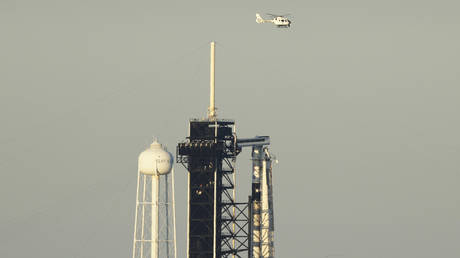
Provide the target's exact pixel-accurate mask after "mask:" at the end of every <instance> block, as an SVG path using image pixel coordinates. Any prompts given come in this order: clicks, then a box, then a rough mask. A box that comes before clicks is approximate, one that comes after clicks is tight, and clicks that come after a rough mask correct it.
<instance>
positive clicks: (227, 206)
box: [177, 42, 248, 258]
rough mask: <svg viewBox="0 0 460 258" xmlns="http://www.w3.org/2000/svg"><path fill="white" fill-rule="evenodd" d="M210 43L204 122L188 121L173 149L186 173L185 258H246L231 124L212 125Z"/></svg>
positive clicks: (214, 119) (245, 233)
mask: <svg viewBox="0 0 460 258" xmlns="http://www.w3.org/2000/svg"><path fill="white" fill-rule="evenodd" d="M214 65H215V43H214V42H211V69H210V70H211V75H210V89H211V91H210V105H209V109H208V116H207V118H205V119H191V120H190V123H189V132H188V137H187V139H186V140H185V141H184V142H181V143H179V144H178V146H177V162H179V163H182V164H183V165H184V166H185V168H186V169H187V171H188V211H187V212H188V225H187V257H189V258H211V257H212V258H216V257H242V256H241V255H243V253H244V254H247V253H248V229H247V226H248V217H247V213H248V204H247V203H237V202H235V183H234V182H235V171H234V167H235V161H236V156H237V155H238V153H239V152H240V150H241V149H239V148H238V147H237V145H236V131H235V122H234V121H233V120H226V119H217V114H216V108H215V85H214Z"/></svg>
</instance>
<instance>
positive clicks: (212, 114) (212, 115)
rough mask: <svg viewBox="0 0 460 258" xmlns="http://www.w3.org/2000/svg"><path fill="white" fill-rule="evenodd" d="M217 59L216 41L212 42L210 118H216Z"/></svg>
mask: <svg viewBox="0 0 460 258" xmlns="http://www.w3.org/2000/svg"><path fill="white" fill-rule="evenodd" d="M215 61H216V43H215V42H214V41H212V42H211V75H210V78H209V79H210V82H209V83H210V87H211V92H210V93H211V94H210V96H209V108H208V119H209V120H216V115H217V114H216V106H215V76H214V75H215Z"/></svg>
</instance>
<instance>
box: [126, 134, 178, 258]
mask: <svg viewBox="0 0 460 258" xmlns="http://www.w3.org/2000/svg"><path fill="white" fill-rule="evenodd" d="M176 256H177V252H176V221H175V203H174V169H173V156H172V155H171V153H169V152H168V151H167V149H166V148H165V147H164V146H163V145H161V144H160V143H158V142H157V141H156V140H154V141H153V143H152V144H151V145H150V147H149V148H147V149H146V150H145V151H143V152H142V153H141V154H140V155H139V164H138V174H137V193H136V215H135V221H134V241H133V258H160V257H161V258H163V257H166V258H176Z"/></svg>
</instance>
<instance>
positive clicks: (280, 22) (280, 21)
mask: <svg viewBox="0 0 460 258" xmlns="http://www.w3.org/2000/svg"><path fill="white" fill-rule="evenodd" d="M267 15H269V16H271V17H272V19H271V20H265V19H263V18H262V17H261V16H260V14H258V13H256V22H257V23H266V22H271V23H273V24H275V25H276V26H277V27H278V28H289V27H291V21H290V20H289V19H288V18H286V16H288V15H289V14H284V15H277V14H270V13H267Z"/></svg>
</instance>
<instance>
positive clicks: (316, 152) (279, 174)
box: [0, 0, 460, 258]
mask: <svg viewBox="0 0 460 258" xmlns="http://www.w3.org/2000/svg"><path fill="white" fill-rule="evenodd" d="M459 7H460V4H458V2H456V1H415V0H414V1H408V0H402V1H401V0H398V1H396V0H389V1H354V0H353V1H343V0H341V1H339V0H331V1H324V0H323V1H272V0H270V1H269V0H265V1H141V0H134V1H113V0H112V1H109V0H92V1H57V0H55V1H52V0H42V1H31V0H29V1H27V0H24V1H19V0H2V1H0V33H1V34H0V35H1V38H0V71H1V74H0V118H1V127H0V128H1V131H0V132H1V133H0V169H1V174H0V203H1V207H2V209H1V212H0V243H1V244H0V257H8V258H16V257H47V258H54V257H56V258H57V257H59V258H60V257H75V258H80V257H88V258H90V257H120V258H121V257H123V258H125V257H130V255H131V248H132V235H133V222H134V205H135V204H134V201H135V191H136V189H135V188H136V185H135V181H136V172H137V155H138V154H139V153H140V152H141V151H142V150H144V149H145V148H146V147H147V146H148V144H149V143H150V142H151V139H152V136H153V135H155V136H157V137H158V138H159V139H160V141H161V142H163V143H164V144H166V145H167V146H168V147H169V149H170V150H171V151H172V152H175V145H176V144H177V142H179V141H181V140H183V139H185V137H186V134H187V123H188V119H189V118H193V117H204V116H205V114H206V108H207V105H208V98H209V97H208V87H209V86H208V85H209V82H208V79H209V72H208V69H209V48H208V43H209V42H210V41H211V40H215V41H217V68H216V69H217V75H216V76H217V79H216V85H217V90H216V94H217V97H216V98H217V107H218V108H219V110H218V112H219V117H221V118H233V119H235V120H236V123H237V130H238V135H239V136H241V137H251V136H254V135H270V136H271V138H272V147H271V148H272V152H274V153H275V154H276V155H277V157H278V158H279V160H280V163H279V164H278V165H277V166H276V167H275V170H274V183H275V185H274V187H275V222H276V225H275V227H276V235H275V238H276V253H277V257H283V258H285V257H308V258H322V257H342V258H383V257H388V258H390V257H391V258H408V257H411V258H433V257H460V245H459V242H460V137H459V132H460V116H459V110H460V102H459V98H460V89H459V84H460V78H459V70H460V48H459V46H460V16H459V15H458V10H459ZM256 12H260V13H266V12H270V13H292V14H293V15H292V19H293V24H292V27H291V29H289V30H286V29H276V28H274V27H273V26H271V25H269V24H257V23H256V22H255V13H256ZM249 164H250V163H249V153H248V152H247V151H246V152H244V153H242V154H241V156H240V157H239V161H238V177H239V180H238V184H239V185H240V186H241V189H239V190H240V191H239V192H238V195H239V199H240V200H246V199H247V195H248V193H249V192H248V186H249V184H250V177H249V174H250V167H249ZM176 183H177V185H176V196H177V213H178V214H177V216H178V237H179V239H178V240H179V245H178V248H179V254H180V255H181V257H184V256H185V234H186V231H185V225H186V214H185V212H186V171H185V169H183V168H182V167H181V166H180V165H176Z"/></svg>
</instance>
